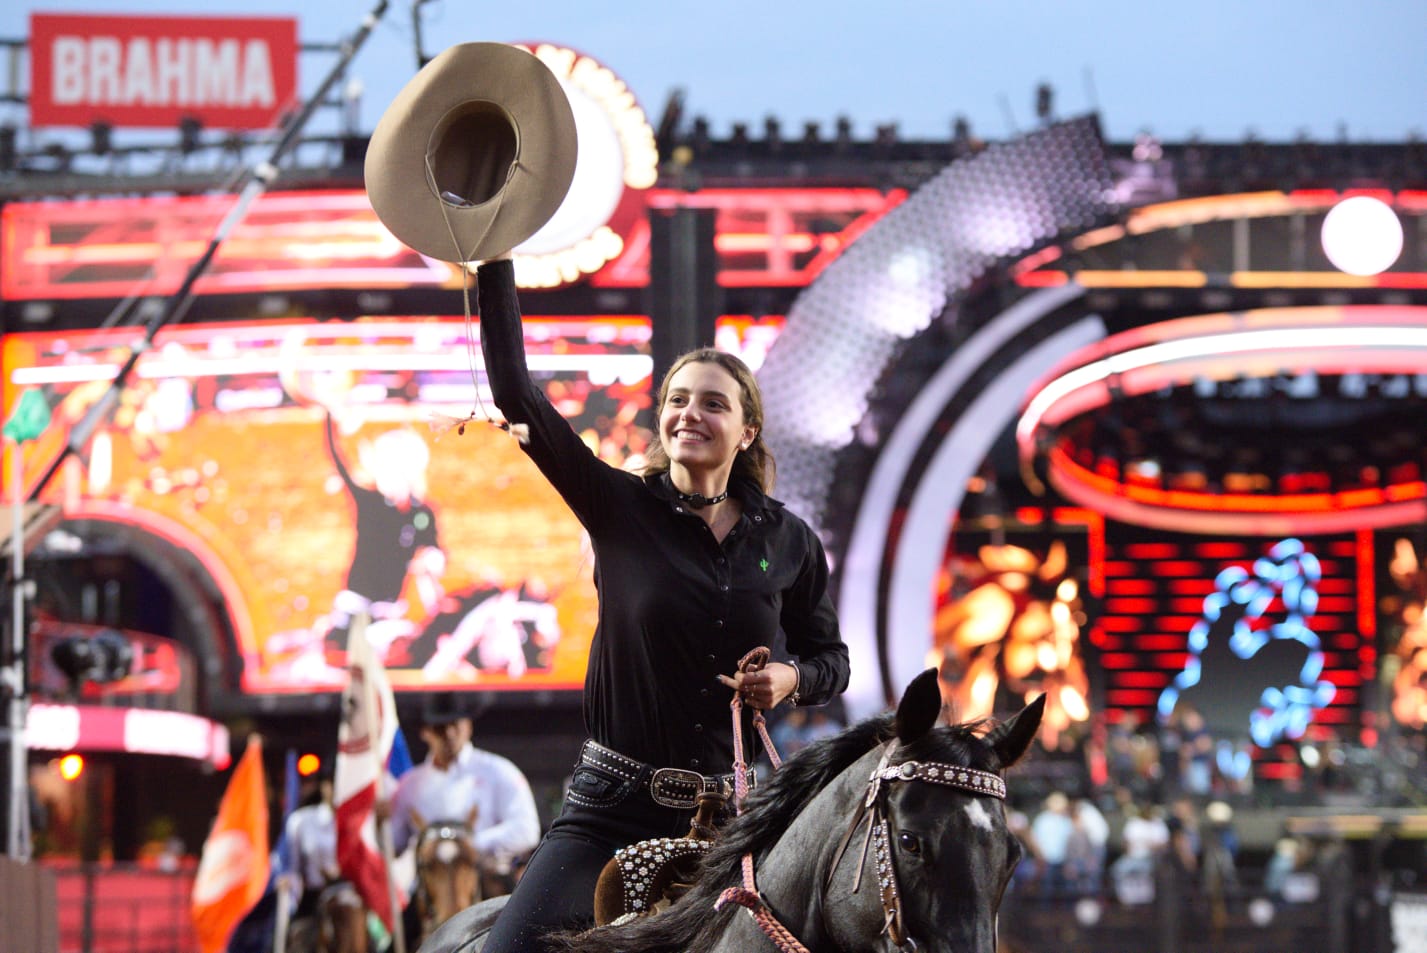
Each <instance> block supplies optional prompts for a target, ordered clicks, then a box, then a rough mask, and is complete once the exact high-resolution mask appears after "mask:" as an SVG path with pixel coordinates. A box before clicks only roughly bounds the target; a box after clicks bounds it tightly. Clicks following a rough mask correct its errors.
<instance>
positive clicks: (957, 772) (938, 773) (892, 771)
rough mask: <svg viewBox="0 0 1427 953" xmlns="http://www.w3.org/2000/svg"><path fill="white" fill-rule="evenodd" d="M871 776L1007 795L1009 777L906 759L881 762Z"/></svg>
mask: <svg viewBox="0 0 1427 953" xmlns="http://www.w3.org/2000/svg"><path fill="white" fill-rule="evenodd" d="M868 780H870V781H872V782H874V786H875V783H876V782H880V781H930V782H931V783H932V784H942V785H945V786H946V787H949V788H961V789H962V790H963V791H970V792H971V793H972V794H985V795H989V796H990V797H998V798H1001V799H1002V800H1003V801H1004V800H1005V799H1006V781H1005V779H1003V778H1002V777H1001V776H1000V775H999V774H992V773H991V772H990V771H981V770H979V769H977V768H960V767H957V766H955V765H950V764H939V763H937V762H935V761H932V762H923V761H903V762H902V763H901V764H894V765H885V766H883V765H879V766H878V767H877V770H875V771H873V772H872V777H871V778H869V779H868Z"/></svg>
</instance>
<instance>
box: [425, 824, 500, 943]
mask: <svg viewBox="0 0 1427 953" xmlns="http://www.w3.org/2000/svg"><path fill="white" fill-rule="evenodd" d="M475 815H476V812H475V809H474V808H473V809H472V810H471V816H470V817H468V818H467V819H466V820H464V821H436V822H435V823H431V824H427V823H425V821H424V820H423V819H422V818H421V817H420V816H419V815H417V816H415V817H413V821H414V824H415V826H416V828H417V829H418V830H420V831H421V835H420V837H418V838H417V841H416V881H417V883H416V898H415V900H416V903H417V910H418V911H419V912H420V914H421V933H422V936H430V935H431V932H432V931H433V930H435V929H436V928H437V927H439V926H440V925H441V924H443V923H445V922H446V921H447V920H449V919H451V917H453V916H455V915H456V914H457V913H459V912H460V911H462V910H464V909H466V908H467V907H469V906H471V905H472V904H474V903H477V902H479V901H480V900H481V899H483V898H482V891H481V870H480V867H481V862H480V861H481V859H480V855H479V853H478V852H477V850H476V843H475V824H476V816H475Z"/></svg>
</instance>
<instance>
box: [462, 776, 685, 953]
mask: <svg viewBox="0 0 1427 953" xmlns="http://www.w3.org/2000/svg"><path fill="white" fill-rule="evenodd" d="M647 782H648V779H647V778H644V779H643V780H642V782H637V781H631V780H627V779H625V778H621V777H619V776H618V775H615V774H613V773H610V772H607V771H604V770H602V769H601V768H599V767H597V766H593V765H589V764H581V765H580V766H579V767H578V768H576V769H575V773H574V776H573V777H572V778H571V779H570V794H569V796H567V797H566V799H565V807H564V810H562V811H561V812H560V816H559V817H557V818H556V819H555V821H554V823H552V824H551V825H550V830H549V831H547V832H546V834H545V837H544V838H543V839H542V840H541V841H540V846H539V847H537V848H536V849H535V853H534V854H533V855H531V858H530V863H529V864H527V865H526V868H525V873H524V874H522V875H521V878H520V883H518V884H516V886H515V892H514V893H512V894H511V895H510V900H509V901H507V903H506V905H505V909H504V910H502V911H501V914H500V918H499V919H497V920H496V922H495V925H494V926H493V927H491V932H490V934H489V935H488V936H487V937H486V945H485V947H484V951H485V953H543V951H544V949H545V947H544V944H543V943H542V942H541V937H543V936H545V935H546V934H547V933H554V932H558V931H561V930H571V929H584V928H587V927H591V926H594V918H595V912H594V911H595V882H596V881H597V880H599V876H600V872H601V871H602V870H604V867H605V864H607V863H609V860H610V858H612V857H613V856H614V854H615V852H616V851H617V850H619V849H620V848H622V847H628V846H629V845H630V844H634V843H637V842H639V841H642V840H649V839H651V838H655V837H683V836H684V835H686V834H688V833H689V822H690V821H691V820H692V819H693V816H694V812H693V811H692V810H680V809H677V808H670V807H664V806H663V805H660V804H656V803H654V800H653V798H651V797H650V796H649V787H648V783H647Z"/></svg>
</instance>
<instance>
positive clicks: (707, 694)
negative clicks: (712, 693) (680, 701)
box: [699, 688, 709, 698]
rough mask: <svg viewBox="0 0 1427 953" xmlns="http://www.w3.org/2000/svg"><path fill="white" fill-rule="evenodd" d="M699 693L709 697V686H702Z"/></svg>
mask: <svg viewBox="0 0 1427 953" xmlns="http://www.w3.org/2000/svg"><path fill="white" fill-rule="evenodd" d="M699 695H700V696H701V697H703V698H708V697H709V690H708V689H707V688H701V689H699Z"/></svg>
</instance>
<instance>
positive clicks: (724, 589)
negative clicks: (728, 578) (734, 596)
mask: <svg viewBox="0 0 1427 953" xmlns="http://www.w3.org/2000/svg"><path fill="white" fill-rule="evenodd" d="M718 588H719V591H720V592H728V583H726V582H725V583H723V584H722V585H720V586H719V587H718Z"/></svg>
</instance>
